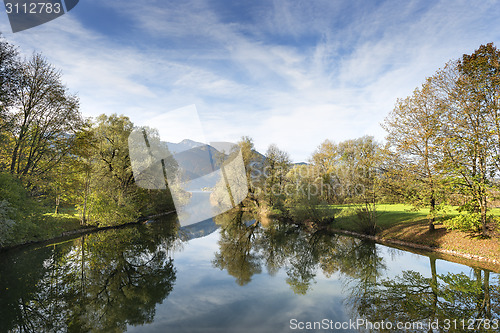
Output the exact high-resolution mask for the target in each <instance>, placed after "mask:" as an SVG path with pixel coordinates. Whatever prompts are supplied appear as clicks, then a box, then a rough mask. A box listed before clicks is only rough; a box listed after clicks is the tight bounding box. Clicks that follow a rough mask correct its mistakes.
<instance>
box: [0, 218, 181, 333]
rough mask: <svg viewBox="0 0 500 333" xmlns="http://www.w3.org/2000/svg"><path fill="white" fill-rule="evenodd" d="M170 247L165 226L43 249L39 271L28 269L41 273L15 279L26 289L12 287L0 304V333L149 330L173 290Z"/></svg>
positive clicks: (170, 233) (169, 227)
mask: <svg viewBox="0 0 500 333" xmlns="http://www.w3.org/2000/svg"><path fill="white" fill-rule="evenodd" d="M159 229H162V230H159ZM175 241H176V231H175V228H174V227H173V224H172V223H156V224H154V225H152V226H149V227H143V228H126V229H120V230H110V231H106V232H101V233H97V234H92V235H87V236H82V237H80V239H78V240H75V241H73V242H70V243H67V244H64V245H63V246H61V245H59V246H53V247H52V248H51V249H50V250H49V249H46V250H45V251H44V252H45V253H46V254H47V252H49V253H48V254H49V255H48V257H45V258H44V259H43V262H42V263H41V265H40V262H38V263H33V262H31V264H34V265H37V266H39V268H40V269H41V271H42V272H43V273H39V274H34V275H32V278H30V277H29V276H28V277H27V276H24V277H20V278H21V279H23V283H26V284H28V285H29V286H32V287H31V288H20V289H18V288H17V287H16V286H13V289H14V291H13V292H14V293H16V294H15V295H4V296H5V297H3V296H2V297H1V298H2V303H3V304H0V305H1V306H2V308H4V309H10V310H9V311H14V312H15V314H11V315H10V316H8V317H7V318H13V319H14V320H12V321H10V322H5V321H4V320H5V318H4V319H2V322H3V323H4V324H2V327H1V330H2V331H9V330H11V331H13V332H58V331H70V332H88V331H92V332H95V331H100V332H112V331H124V330H125V329H126V326H127V325H141V324H145V323H149V322H152V321H153V318H154V315H155V307H156V304H158V303H161V302H162V301H163V300H164V299H165V298H166V297H167V296H168V294H169V293H170V292H171V291H172V288H173V285H174V282H175V277H176V274H175V268H174V266H173V260H172V259H171V258H170V255H169V249H170V247H171V246H173V245H174V243H175ZM19 259H20V260H19V261H22V258H19ZM38 259H42V258H38ZM8 267H9V268H10V269H12V267H13V266H12V265H9V266H8ZM32 269H33V266H32ZM5 273H8V272H5ZM6 275H7V276H8V275H10V274H6ZM3 276H4V272H1V271H0V279H1V277H3ZM10 281H11V279H8V280H5V281H2V285H3V282H5V283H7V284H8V283H11V282H10ZM6 289H7V290H11V289H10V288H8V287H7V288H6ZM22 290H24V293H23V292H21V291H22ZM9 296H10V297H9Z"/></svg>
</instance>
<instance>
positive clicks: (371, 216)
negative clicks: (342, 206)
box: [355, 205, 377, 236]
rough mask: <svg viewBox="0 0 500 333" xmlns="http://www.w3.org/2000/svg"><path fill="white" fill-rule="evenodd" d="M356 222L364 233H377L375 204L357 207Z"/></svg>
mask: <svg viewBox="0 0 500 333" xmlns="http://www.w3.org/2000/svg"><path fill="white" fill-rule="evenodd" d="M355 213H356V217H357V219H356V222H355V223H356V224H357V226H358V229H359V231H360V232H361V233H363V234H365V235H372V236H373V235H375V234H376V233H377V215H376V210H375V205H366V206H365V207H361V208H357V209H356V210H355Z"/></svg>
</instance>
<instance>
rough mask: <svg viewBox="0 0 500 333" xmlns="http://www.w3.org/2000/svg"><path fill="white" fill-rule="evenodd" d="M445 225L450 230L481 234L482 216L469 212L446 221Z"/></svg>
mask: <svg viewBox="0 0 500 333" xmlns="http://www.w3.org/2000/svg"><path fill="white" fill-rule="evenodd" d="M489 218H491V217H489ZM443 224H444V226H445V227H446V228H447V229H449V230H460V231H463V232H480V231H481V226H482V223H481V215H480V214H479V213H469V212H465V213H460V214H459V215H458V216H455V217H453V218H451V219H448V220H444V221H443Z"/></svg>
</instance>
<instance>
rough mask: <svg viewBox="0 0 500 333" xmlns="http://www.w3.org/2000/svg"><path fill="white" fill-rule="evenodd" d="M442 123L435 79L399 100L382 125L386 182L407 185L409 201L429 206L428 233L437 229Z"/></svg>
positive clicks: (405, 192) (428, 80)
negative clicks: (384, 138) (384, 143)
mask: <svg viewBox="0 0 500 333" xmlns="http://www.w3.org/2000/svg"><path fill="white" fill-rule="evenodd" d="M441 124H442V113H441V109H440V108H439V101H438V99H437V97H436V96H435V92H434V90H433V87H432V79H427V81H426V82H425V83H424V84H423V85H422V87H421V88H417V89H415V91H414V92H413V94H412V95H411V96H409V97H407V98H405V99H399V100H398V101H397V103H396V107H395V108H394V109H393V110H392V112H391V113H390V114H389V116H388V117H387V118H386V119H385V122H384V124H383V125H382V126H383V128H384V129H385V130H386V131H387V134H388V135H387V138H386V139H387V143H388V147H386V150H385V158H386V161H385V162H386V163H385V165H386V169H385V170H384V171H385V172H386V173H388V175H386V177H384V180H385V181H386V182H387V183H388V185H389V186H391V185H393V186H400V184H404V186H405V187H406V191H404V193H402V194H403V195H404V196H405V197H406V198H407V200H408V199H409V201H410V202H411V203H412V204H413V205H415V206H416V207H418V206H421V205H424V206H427V207H429V231H433V230H434V222H435V215H436V214H435V212H436V205H437V199H438V192H439V184H440V180H441V179H440V178H441V175H442V170H441V165H440V161H441V160H442V158H441V157H442V154H441V144H440V140H441V136H442V130H441ZM391 179H393V180H394V182H391ZM416 184H418V185H417V186H415V185H416Z"/></svg>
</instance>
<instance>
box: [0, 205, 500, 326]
mask: <svg viewBox="0 0 500 333" xmlns="http://www.w3.org/2000/svg"><path fill="white" fill-rule="evenodd" d="M498 283H499V276H498V274H496V273H493V272H489V271H486V270H481V269H478V268H473V267H469V266H464V265H460V264H456V263H452V262H448V261H445V260H438V259H435V258H432V257H428V256H423V255H417V254H414V253H411V252H406V251H402V250H397V249H393V248H390V247H386V246H383V245H379V244H376V243H373V242H369V241H363V240H359V239H356V238H352V237H346V236H339V235H335V234H329V233H326V232H323V231H318V232H314V233H312V232H305V231H303V230H301V229H300V228H297V227H295V226H292V225H286V224H280V223H278V222H275V223H272V224H271V225H270V226H268V227H265V228H264V227H262V226H260V225H259V224H258V223H256V222H255V220H253V218H252V217H251V216H245V215H244V213H243V212H239V211H233V212H229V213H227V214H224V215H221V216H218V217H216V218H215V219H214V220H211V219H210V220H206V221H203V222H201V223H198V224H195V225H191V226H188V227H183V228H180V227H179V226H178V224H177V222H176V219H175V216H171V217H168V218H166V219H165V220H162V221H156V222H155V223H148V224H146V225H141V226H139V227H131V228H125V229H119V230H109V231H104V232H99V233H96V234H90V235H85V236H81V237H78V238H75V239H72V240H69V241H66V242H63V243H60V244H51V245H49V246H44V247H39V248H35V247H27V248H23V249H20V250H16V251H9V252H7V253H4V254H2V255H0V292H1V294H0V312H1V313H0V318H1V324H0V331H2V332H8V331H12V332H18V331H22V332H24V331H27V332H56V331H61V332H64V331H74V332H82V331H83V332H85V331H89V332H90V331H92V332H95V331H102V332H112V331H114V332H117V331H118V332H120V331H125V330H127V331H129V332H291V331H297V330H299V328H301V327H304V328H308V326H307V325H316V328H317V329H316V331H335V330H333V329H332V328H335V325H337V327H338V328H339V327H341V326H339V325H344V327H345V328H346V329H340V330H337V331H341V332H358V331H362V328H367V327H368V328H370V326H369V324H368V323H370V324H372V325H376V324H377V323H379V325H380V323H381V322H382V321H384V323H386V322H391V323H392V324H393V325H396V324H397V323H411V324H412V325H417V324H419V325H421V326H414V327H415V329H414V330H400V331H402V332H403V331H407V332H409V331H415V332H418V331H428V328H429V325H430V323H439V325H440V329H439V330H438V329H436V330H434V331H435V332H438V331H450V332H451V331H460V325H462V324H461V323H460V322H458V328H456V329H455V330H450V329H448V330H446V329H445V328H446V325H447V324H448V325H450V324H451V325H453V323H454V322H453V320H455V326H457V320H462V319H464V320H466V321H467V320H469V319H472V318H483V319H487V320H488V321H489V322H490V323H491V324H492V326H491V327H492V328H494V327H495V326H494V323H495V322H497V321H498V320H499V318H500V310H499V302H500V297H499V288H498ZM349 322H350V323H352V322H357V323H361V322H363V323H364V324H365V325H364V326H358V327H355V328H354V327H353V326H352V324H351V326H350V327H347V326H345V325H346V324H347V323H349ZM464 323H465V324H467V322H464ZM327 324H328V326H327ZM302 325H303V326H302ZM366 325H368V326H366ZM408 325H409V324H408ZM312 327H314V326H312ZM326 328H328V329H326ZM379 328H380V326H379ZM309 331H314V330H309ZM368 331H369V330H368ZM373 331H377V330H375V329H374V330H373ZM379 331H380V330H379ZM388 331H392V332H394V331H397V329H395V326H393V327H392V329H391V330H388ZM463 331H467V330H466V329H465V328H464V329H463ZM469 331H470V330H469Z"/></svg>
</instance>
